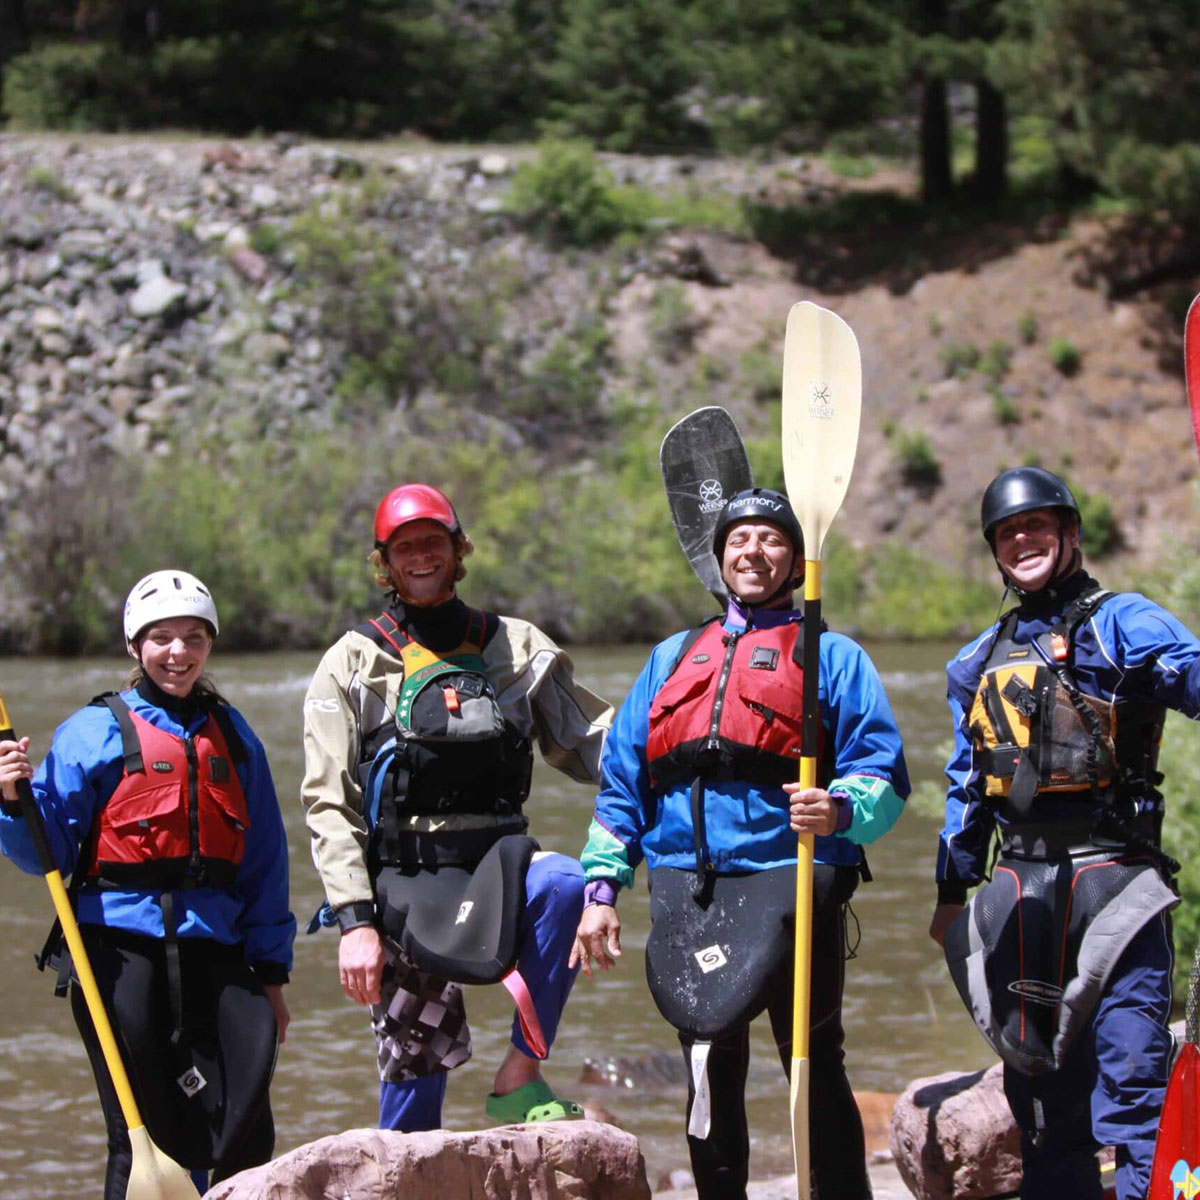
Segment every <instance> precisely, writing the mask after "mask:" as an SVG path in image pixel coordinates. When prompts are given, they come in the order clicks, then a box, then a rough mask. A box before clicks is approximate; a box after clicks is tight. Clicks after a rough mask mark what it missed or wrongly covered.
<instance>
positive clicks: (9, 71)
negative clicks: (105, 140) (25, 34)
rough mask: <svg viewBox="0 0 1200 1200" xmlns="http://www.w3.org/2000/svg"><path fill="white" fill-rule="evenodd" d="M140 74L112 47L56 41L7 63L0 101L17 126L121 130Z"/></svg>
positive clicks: (14, 126)
mask: <svg viewBox="0 0 1200 1200" xmlns="http://www.w3.org/2000/svg"><path fill="white" fill-rule="evenodd" d="M135 76H136V66H135V64H134V63H132V62H131V61H130V60H129V59H127V58H124V57H123V56H122V55H121V54H120V53H119V52H118V51H117V49H116V48H115V47H113V46H107V45H104V44H102V43H84V44H82V45H75V44H72V43H68V42H51V43H49V44H47V45H45V46H39V47H38V48H37V49H34V50H30V51H28V52H26V53H25V54H21V55H18V56H17V57H16V58H14V59H12V61H10V62H8V63H7V64H5V67H4V86H3V90H2V92H0V103H2V106H3V109H4V113H5V115H6V116H7V117H8V120H9V124H10V125H11V126H12V127H13V128H14V129H117V128H118V127H119V126H120V125H121V123H122V119H123V112H124V103H125V101H126V99H127V92H129V91H132V89H133V85H134V82H135Z"/></svg>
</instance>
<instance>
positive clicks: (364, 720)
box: [301, 617, 613, 911]
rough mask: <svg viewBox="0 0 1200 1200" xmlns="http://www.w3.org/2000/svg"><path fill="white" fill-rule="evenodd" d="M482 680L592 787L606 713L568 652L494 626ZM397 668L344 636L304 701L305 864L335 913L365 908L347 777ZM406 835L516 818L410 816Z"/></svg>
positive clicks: (512, 716)
mask: <svg viewBox="0 0 1200 1200" xmlns="http://www.w3.org/2000/svg"><path fill="white" fill-rule="evenodd" d="M483 660H484V664H485V666H486V668H487V675H488V678H489V679H490V680H491V682H492V686H493V687H494V688H495V689H496V698H497V700H498V702H499V704H500V708H501V710H502V711H503V713H504V716H505V718H506V719H507V720H509V721H511V722H512V723H513V724H514V725H515V726H516V727H517V729H519V730H520V731H521V732H522V733H523V734H525V735H526V736H528V737H529V738H530V739H531V740H533V739H536V741H537V745H538V749H539V750H540V751H541V754H542V757H543V758H544V759H545V760H546V762H547V763H549V764H550V766H552V767H556V768H557V769H558V770H560V771H562V772H563V774H565V775H568V776H570V778H572V779H575V780H577V781H579V782H580V783H598V782H599V779H600V752H601V750H602V749H603V746H604V737H605V735H606V733H607V732H608V728H609V726H610V725H611V724H612V718H613V710H612V706H611V705H610V704H608V703H607V702H606V701H604V700H603V699H601V698H600V697H599V696H597V695H595V694H594V693H593V692H590V691H588V689H587V688H585V687H582V686H581V685H580V684H578V683H577V682H576V681H575V677H574V665H573V663H572V662H571V659H570V657H569V656H568V655H567V653H566V652H565V651H564V650H562V649H560V648H559V647H558V646H557V645H555V644H554V642H552V641H551V640H550V639H549V638H548V637H547V636H546V635H545V634H544V633H542V631H541V630H540V629H538V628H537V627H536V626H535V625H531V624H530V623H529V622H528V621H520V620H516V619H515V618H512V617H501V618H500V627H499V629H498V630H497V632H496V635H495V636H494V637H493V638H492V639H491V641H490V642H488V644H487V645H486V646H485V647H484V649H483ZM403 677H404V668H403V666H402V664H401V662H400V660H399V659H398V658H396V656H395V655H393V654H390V653H385V652H384V651H383V650H382V649H380V648H379V647H378V646H377V645H375V643H374V642H372V641H371V640H370V639H369V638H367V637H364V636H363V635H362V634H361V633H358V632H357V631H355V630H351V631H350V632H348V633H346V634H343V636H342V637H341V638H340V639H339V640H338V641H337V642H335V643H334V645H333V646H332V647H330V649H329V650H328V651H326V653H325V656H324V657H323V658H322V659H321V662H320V665H319V666H318V667H317V670H316V673H315V674H314V675H313V678H312V682H311V683H310V684H309V687H308V693H307V695H306V696H305V699H304V782H303V784H302V785H301V800H302V801H303V804H304V810H305V819H306V821H307V824H308V831H309V836H310V837H311V838H312V853H313V861H314V862H315V863H316V867H317V871H318V872H319V873H320V876H321V881H322V883H323V884H324V885H325V896H326V899H327V900H328V901H329V904H330V906H331V907H332V908H333V909H334V910H335V911H336V910H337V909H339V908H343V907H344V906H346V905H347V904H354V903H359V902H365V903H371V901H372V898H373V897H372V889H371V881H370V879H369V878H368V875H367V838H368V832H369V831H368V828H367V822H366V819H365V817H364V816H363V794H362V788H361V787H360V786H359V782H358V778H357V776H356V773H355V772H356V768H357V767H358V764H359V755H360V745H361V738H362V736H363V733H364V732H365V733H367V734H370V733H371V732H372V731H374V730H376V729H378V728H379V727H380V726H382V725H384V724H386V723H387V722H388V721H390V720H391V719H392V714H393V713H394V712H395V711H396V702H397V700H398V699H399V695H400V686H401V683H402V682H403ZM409 820H410V821H411V822H413V824H412V829H413V832H432V831H433V830H432V829H431V828H430V822H431V821H434V820H436V821H437V822H438V823H439V824H438V825H437V828H439V829H446V830H450V829H455V830H460V829H478V828H485V827H488V826H495V825H503V824H511V825H513V827H514V828H513V832H520V831H521V830H522V829H523V828H524V827H525V824H526V821H525V818H524V817H523V816H521V815H520V814H509V815H507V816H497V815H493V814H482V813H459V814H451V815H447V816H440V817H437V818H434V817H431V816H428V815H414V816H411V817H410V818H409Z"/></svg>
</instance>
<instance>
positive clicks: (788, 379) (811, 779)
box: [783, 301, 862, 1200]
mask: <svg viewBox="0 0 1200 1200" xmlns="http://www.w3.org/2000/svg"><path fill="white" fill-rule="evenodd" d="M861 409H862V363H861V361H860V359H859V353H858V342H857V341H856V340H855V337H854V333H853V331H852V330H851V329H850V326H849V325H847V324H846V323H845V321H843V320H842V319H841V318H840V317H838V316H836V315H835V314H834V313H831V312H829V311H828V310H827V309H824V308H820V307H818V306H817V305H816V304H811V303H809V302H808V301H803V302H801V303H800V304H794V305H792V309H791V312H789V313H788V319H787V333H786V335H785V338H784V344H783V475H784V479H785V481H786V483H787V492H788V498H789V499H790V500H791V502H792V507H793V508H794V509H795V511H796V516H797V517H798V518H799V519H800V528H801V529H802V530H803V531H804V556H805V561H804V690H803V694H802V696H801V711H802V717H803V727H802V733H801V743H800V753H801V758H800V785H801V787H805V788H810V787H816V784H817V737H818V729H819V721H820V713H819V711H818V700H817V688H818V685H819V682H820V672H819V664H820V636H821V547H822V546H823V544H824V542H825V535H826V533H828V532H829V526H830V524H831V523H832V521H833V518H834V517H835V516H836V515H837V511H838V509H839V508H841V506H842V500H843V499H844V498H845V495H846V489H847V487H849V485H850V472H851V470H852V469H853V467H854V453H855V450H856V449H857V447H858V424H859V416H860V413H861ZM812 887H813V838H812V835H811V834H801V836H800V839H799V844H798V846H797V849H796V945H795V975H794V989H795V990H794V1000H793V1015H792V1070H791V1099H792V1150H793V1155H794V1158H795V1162H796V1187H797V1189H798V1191H799V1195H800V1198H801V1200H808V1198H809V1196H810V1195H811V1183H810V1179H809V1145H808V1108H809V1104H808V1044H809V1024H810V1021H811V990H810V972H811V966H812Z"/></svg>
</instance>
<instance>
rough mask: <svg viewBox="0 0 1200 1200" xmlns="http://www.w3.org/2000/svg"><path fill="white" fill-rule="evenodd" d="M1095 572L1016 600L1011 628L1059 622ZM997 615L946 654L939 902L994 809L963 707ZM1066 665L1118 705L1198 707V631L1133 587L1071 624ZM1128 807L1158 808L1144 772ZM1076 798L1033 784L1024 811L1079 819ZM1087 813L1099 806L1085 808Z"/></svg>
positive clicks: (1091, 584) (981, 854) (986, 837)
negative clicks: (950, 737) (947, 744)
mask: <svg viewBox="0 0 1200 1200" xmlns="http://www.w3.org/2000/svg"><path fill="white" fill-rule="evenodd" d="M1095 587H1096V582H1095V580H1094V579H1092V578H1091V577H1090V576H1089V575H1087V574H1086V573H1084V572H1082V571H1080V572H1079V573H1078V574H1076V575H1074V576H1072V577H1071V578H1070V579H1068V580H1067V581H1066V582H1065V583H1064V584H1063V585H1062V586H1061V587H1059V588H1057V589H1055V591H1054V593H1053V594H1050V595H1047V594H1045V593H1039V594H1038V595H1037V596H1033V597H1029V598H1027V599H1026V600H1025V601H1024V602H1023V603H1022V604H1021V606H1020V607H1019V608H1017V610H1016V618H1015V625H1014V626H1013V627H1012V632H1011V637H1012V640H1013V641H1014V642H1017V643H1029V644H1031V645H1032V643H1033V642H1034V640H1035V639H1036V638H1038V637H1041V636H1042V635H1046V634H1048V633H1050V631H1051V630H1052V629H1054V628H1055V627H1056V626H1058V625H1060V623H1061V622H1062V620H1063V618H1064V616H1065V615H1066V614H1067V612H1068V609H1069V607H1070V605H1071V604H1072V602H1073V601H1075V600H1076V598H1077V597H1079V596H1080V595H1081V594H1083V593H1085V592H1087V591H1088V590H1091V589H1094V588H1095ZM999 627H1000V622H997V623H996V624H995V625H993V626H991V627H990V628H989V629H988V630H986V631H985V632H984V633H983V634H982V635H981V636H980V637H978V638H976V639H975V640H974V641H972V642H968V643H967V645H966V646H964V647H963V648H962V649H961V650H960V651H959V652H958V654H956V655H955V656H954V657H953V658H952V659H951V660H950V661H949V662H948V663H947V664H946V679H947V698H948V700H949V702H950V711H951V714H952V716H953V719H954V748H953V751H952V752H951V755H950V760H949V762H948V763H947V765H946V777H947V779H948V780H949V787H948V789H947V793H946V819H945V825H944V827H943V829H942V833H941V837H940V839H939V842H938V858H937V884H938V899H939V902H940V903H948V904H961V903H964V902H965V899H966V893H967V889H968V888H969V887H973V886H975V885H976V884H978V883H979V882H980V881H981V880H982V879H983V877H984V874H985V871H986V867H987V855H988V850H989V846H990V844H991V840H992V836H993V833H994V832H995V830H996V826H997V822H1000V823H1001V824H1003V823H1004V819H1005V818H1004V815H1003V814H1002V813H998V812H997V807H999V806H997V805H996V804H995V803H993V802H991V801H990V800H989V799H988V798H987V797H986V795H985V789H986V778H985V775H984V771H983V770H982V766H983V764H982V763H981V761H980V756H979V753H978V751H977V750H976V748H975V745H974V743H973V739H972V735H971V720H970V715H971V708H972V705H973V703H974V702H975V697H976V695H977V693H978V691H979V687H980V680H981V677H982V675H983V672H984V669H985V667H986V666H987V663H988V659H989V656H990V653H991V648H992V643H993V641H994V640H995V638H996V634H997V630H998V629H999ZM1071 670H1072V674H1073V675H1074V678H1075V681H1076V683H1077V684H1078V686H1079V690H1080V691H1081V692H1082V693H1083V694H1084V695H1085V696H1091V697H1096V698H1098V699H1100V700H1103V701H1105V702H1107V703H1110V704H1111V705H1112V706H1113V711H1114V713H1115V719H1116V724H1117V726H1118V728H1119V727H1120V726H1121V720H1122V713H1123V711H1129V710H1132V708H1133V707H1134V706H1136V705H1147V704H1158V705H1162V706H1163V707H1165V708H1170V709H1174V710H1175V711H1176V712H1180V713H1183V714H1184V715H1185V716H1187V717H1191V718H1195V717H1197V716H1200V640H1197V638H1196V637H1195V635H1194V634H1192V633H1191V631H1190V630H1188V629H1187V628H1186V627H1185V626H1184V625H1183V624H1182V622H1180V621H1179V620H1177V619H1176V618H1175V617H1174V616H1172V615H1171V614H1170V613H1169V612H1167V611H1166V609H1164V608H1162V607H1160V606H1159V605H1157V604H1155V603H1154V602H1153V601H1152V600H1148V599H1147V598H1146V597H1145V596H1142V595H1139V594H1138V593H1136V592H1119V593H1116V594H1115V595H1112V596H1110V597H1109V598H1108V599H1107V600H1106V601H1105V602H1104V603H1103V604H1102V605H1100V606H1099V607H1098V608H1096V609H1095V611H1093V612H1092V613H1091V614H1090V615H1089V616H1088V617H1087V618H1086V619H1085V620H1084V621H1082V622H1081V623H1080V624H1079V625H1078V626H1077V628H1076V630H1075V637H1074V652H1073V655H1072V659H1071ZM1124 802H1125V803H1126V805H1127V806H1128V807H1129V809H1130V812H1129V813H1128V815H1130V816H1132V815H1135V814H1138V813H1159V812H1161V808H1162V797H1161V795H1160V794H1159V793H1158V791H1157V790H1156V789H1155V787H1154V784H1153V781H1152V780H1146V781H1143V782H1142V785H1141V786H1140V787H1134V788H1133V789H1132V791H1129V792H1128V794H1127V795H1126V796H1125V797H1124ZM1087 815H1089V810H1088V808H1087V807H1086V800H1081V799H1080V798H1078V797H1072V795H1071V794H1070V793H1063V794H1054V793H1039V794H1038V795H1037V796H1036V799H1035V801H1034V806H1033V810H1032V813H1031V817H1032V818H1033V819H1035V820H1037V821H1038V822H1041V821H1046V822H1050V823H1053V822H1056V821H1079V820H1080V818H1081V816H1087ZM1090 815H1093V816H1096V815H1099V813H1098V812H1092V813H1091V814H1090Z"/></svg>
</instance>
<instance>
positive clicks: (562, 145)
mask: <svg viewBox="0 0 1200 1200" xmlns="http://www.w3.org/2000/svg"><path fill="white" fill-rule="evenodd" d="M508 204H509V208H510V209H511V210H512V211H513V212H514V213H516V214H517V215H518V216H519V217H521V218H522V219H523V220H525V221H526V222H527V223H528V224H529V225H530V226H531V227H532V228H534V229H536V230H538V231H539V232H541V233H544V234H546V235H548V236H549V237H551V238H553V239H554V240H556V241H559V242H563V243H566V244H567V245H571V246H591V245H595V244H596V243H598V242H605V241H609V240H611V239H612V238H613V237H615V236H616V235H617V234H618V233H621V232H622V231H625V230H628V229H631V228H634V227H635V226H634V225H633V224H632V222H631V221H630V218H629V217H628V215H627V214H626V213H624V212H622V210H621V206H620V204H619V203H618V201H617V199H616V196H615V194H614V190H613V179H612V176H611V174H610V173H609V172H608V171H606V170H604V169H603V168H602V167H601V166H599V164H598V163H597V162H596V154H595V151H594V150H593V149H592V147H591V146H589V145H588V144H587V143H585V142H563V141H548V142H545V143H543V145H542V147H541V149H540V152H539V154H538V158H537V160H536V161H535V162H532V163H522V164H521V166H520V167H518V168H517V171H516V175H515V176H514V178H513V185H512V190H511V192H510V194H509V197H508Z"/></svg>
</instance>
